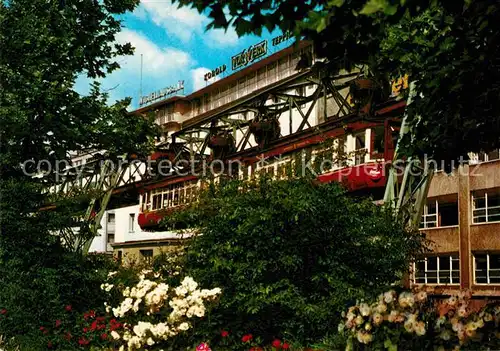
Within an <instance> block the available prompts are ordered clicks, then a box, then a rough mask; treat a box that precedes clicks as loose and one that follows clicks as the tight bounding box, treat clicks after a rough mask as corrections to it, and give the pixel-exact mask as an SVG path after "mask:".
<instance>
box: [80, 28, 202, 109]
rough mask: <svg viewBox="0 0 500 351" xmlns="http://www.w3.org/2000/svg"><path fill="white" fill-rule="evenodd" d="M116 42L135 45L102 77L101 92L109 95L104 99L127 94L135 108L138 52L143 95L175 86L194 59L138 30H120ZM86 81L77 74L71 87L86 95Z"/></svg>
mask: <svg viewBox="0 0 500 351" xmlns="http://www.w3.org/2000/svg"><path fill="white" fill-rule="evenodd" d="M116 41H117V42H119V43H122V44H124V43H131V44H132V46H133V47H135V51H134V55H132V56H122V57H119V58H118V59H117V61H118V63H119V64H120V66H121V68H120V69H118V70H116V71H114V72H113V73H112V74H110V75H109V76H107V77H106V78H104V79H100V80H99V81H101V83H102V85H101V89H102V91H107V92H108V94H109V99H108V102H109V103H110V104H112V103H114V102H115V100H118V99H122V98H125V97H126V96H131V97H132V98H133V102H132V106H134V107H138V105H137V103H138V96H139V90H140V86H141V84H140V71H141V54H142V58H143V77H142V78H143V80H142V83H143V84H142V86H143V95H146V94H147V93H149V92H151V91H154V90H157V89H160V88H163V87H166V86H170V85H175V84H176V83H177V80H184V78H185V77H187V76H188V75H189V74H190V72H189V69H190V67H192V66H193V65H194V64H195V62H194V61H193V59H192V58H191V56H190V55H189V54H188V53H187V52H184V51H182V50H178V49H175V48H172V47H159V46H158V45H156V44H155V43H153V42H152V41H151V40H149V39H148V38H146V37H145V36H144V35H143V34H142V33H140V32H136V31H133V30H130V29H124V30H122V31H121V32H120V33H118V34H117V35H116ZM89 83H90V80H89V79H87V78H86V77H84V76H80V77H79V78H78V80H77V81H76V84H75V89H76V90H77V91H78V92H80V93H81V94H84V95H86V94H88V91H89V87H88V84H89Z"/></svg>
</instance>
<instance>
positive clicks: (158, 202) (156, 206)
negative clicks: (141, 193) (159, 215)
mask: <svg viewBox="0 0 500 351" xmlns="http://www.w3.org/2000/svg"><path fill="white" fill-rule="evenodd" d="M161 200H162V194H158V195H153V210H159V209H160V208H161V207H162V206H161V205H162V203H161Z"/></svg>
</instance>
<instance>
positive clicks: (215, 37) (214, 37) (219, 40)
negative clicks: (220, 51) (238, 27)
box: [206, 27, 239, 47]
mask: <svg viewBox="0 0 500 351" xmlns="http://www.w3.org/2000/svg"><path fill="white" fill-rule="evenodd" d="M206 34H207V36H208V38H207V41H206V43H207V45H208V46H210V47H224V46H235V45H236V44H237V43H238V39H239V38H238V34H236V31H235V30H234V28H233V27H231V28H228V30H227V31H224V29H211V30H209V31H207V33H206Z"/></svg>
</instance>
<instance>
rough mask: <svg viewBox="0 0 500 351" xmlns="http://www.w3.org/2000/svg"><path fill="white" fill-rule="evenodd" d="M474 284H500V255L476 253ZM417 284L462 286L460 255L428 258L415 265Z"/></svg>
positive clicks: (414, 274)
mask: <svg viewBox="0 0 500 351" xmlns="http://www.w3.org/2000/svg"><path fill="white" fill-rule="evenodd" d="M473 262H474V271H473V272H474V283H475V284H500V254H498V253H476V254H474V255H473ZM413 281H414V283H415V284H436V285H444V284H460V265H459V261H458V253H456V254H452V255H440V256H428V257H425V258H422V259H419V260H417V261H416V262H415V263H414V264H413Z"/></svg>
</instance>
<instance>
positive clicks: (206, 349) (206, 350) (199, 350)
mask: <svg viewBox="0 0 500 351" xmlns="http://www.w3.org/2000/svg"><path fill="white" fill-rule="evenodd" d="M196 351H212V349H210V346H208V344H207V343H205V342H202V343H201V344H199V345H198V346H197V347H196Z"/></svg>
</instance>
